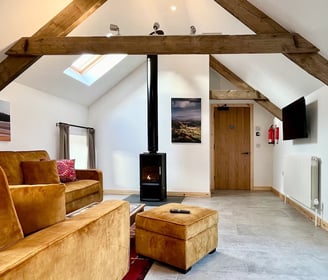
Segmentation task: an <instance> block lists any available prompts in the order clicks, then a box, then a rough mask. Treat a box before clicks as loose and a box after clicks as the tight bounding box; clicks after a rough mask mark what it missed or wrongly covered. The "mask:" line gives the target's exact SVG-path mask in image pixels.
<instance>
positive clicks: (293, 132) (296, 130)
mask: <svg viewBox="0 0 328 280" xmlns="http://www.w3.org/2000/svg"><path fill="white" fill-rule="evenodd" d="M282 130H283V139H284V140H291V139H297V138H306V137H308V133H307V128H306V105H305V98H304V97H301V98H299V99H297V100H296V101H294V102H293V103H291V104H289V105H287V106H286V107H284V108H282Z"/></svg>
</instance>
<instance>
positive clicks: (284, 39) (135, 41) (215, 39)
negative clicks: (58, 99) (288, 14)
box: [6, 34, 319, 56]
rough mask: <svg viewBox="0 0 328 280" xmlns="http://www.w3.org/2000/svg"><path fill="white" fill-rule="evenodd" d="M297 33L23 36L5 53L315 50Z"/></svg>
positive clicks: (136, 53)
mask: <svg viewBox="0 0 328 280" xmlns="http://www.w3.org/2000/svg"><path fill="white" fill-rule="evenodd" d="M318 51H319V50H318V49H317V48H316V47H314V46H313V45H312V44H308V42H307V41H306V40H304V39H303V38H302V37H300V36H299V35H297V34H260V35H185V36H182V35H181V36H180V35H174V36H149V35H148V36H112V37H60V38H58V37H31V38H22V39H20V40H19V41H18V42H17V43H16V44H14V46H12V47H11V48H10V49H9V50H8V51H7V52H6V54H8V55H12V56H14V55H23V56H26V55H33V56H40V55H72V54H82V53H89V54H108V53H125V54H131V55H142V54H240V53H314V52H318Z"/></svg>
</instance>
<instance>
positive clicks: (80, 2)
mask: <svg viewBox="0 0 328 280" xmlns="http://www.w3.org/2000/svg"><path fill="white" fill-rule="evenodd" d="M106 1H107V0H73V1H72V2H71V3H70V4H69V5H68V6H66V8H64V9H63V10H62V11H61V12H59V14H57V15H56V16H55V17H54V18H53V19H51V20H50V21H49V22H48V23H47V24H45V25H44V26H43V27H42V28H41V29H39V30H38V31H37V32H36V33H35V34H34V35H33V36H32V37H47V36H48V37H49V36H50V37H52V36H66V35H67V34H69V33H70V32H71V31H72V30H73V29H74V28H75V27H76V26H77V25H79V24H80V23H81V22H82V21H83V20H85V19H86V18H87V17H88V16H89V15H90V14H92V13H93V12H94V11H95V10H96V9H97V8H99V7H100V6H101V5H102V4H104V3H105V2H106ZM39 58H40V55H36V56H23V57H13V56H9V57H7V58H5V59H4V60H3V61H2V62H1V63H0V91H1V90H2V89H3V88H5V87H6V86H7V85H8V84H10V83H11V82H12V81H13V80H15V79H16V78H17V77H18V76H19V75H20V74H21V73H23V72H24V71H25V70H26V69H27V68H28V67H30V66H31V65H32V64H33V63H35V62H36V61H38V59H39Z"/></svg>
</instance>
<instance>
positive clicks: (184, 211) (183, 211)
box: [170, 209, 190, 214]
mask: <svg viewBox="0 0 328 280" xmlns="http://www.w3.org/2000/svg"><path fill="white" fill-rule="evenodd" d="M170 213H179V214H190V211H189V210H184V209H170Z"/></svg>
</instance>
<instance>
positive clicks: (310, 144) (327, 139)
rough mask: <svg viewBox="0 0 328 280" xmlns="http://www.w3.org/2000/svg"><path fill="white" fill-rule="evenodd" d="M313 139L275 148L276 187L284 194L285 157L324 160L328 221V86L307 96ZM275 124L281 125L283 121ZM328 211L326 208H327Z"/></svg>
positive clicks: (323, 197)
mask: <svg viewBox="0 0 328 280" xmlns="http://www.w3.org/2000/svg"><path fill="white" fill-rule="evenodd" d="M306 104H307V117H308V127H309V132H310V135H309V138H306V139H297V140H289V141H283V142H281V144H279V145H277V146H275V147H274V158H273V167H274V168H273V186H274V187H275V188H276V189H277V190H279V191H280V192H283V164H284V158H285V157H286V156H287V155H290V154H305V155H313V156H317V157H319V158H320V159H321V172H320V176H321V178H320V179H321V180H320V185H321V202H322V203H323V205H324V209H323V218H324V220H325V221H328V210H327V205H328V164H327V162H328V149H327V143H328V122H327V120H328V110H327V106H328V87H327V86H324V87H322V88H320V89H319V90H317V91H315V92H313V93H312V94H310V95H309V96H307V97H306ZM275 122H276V123H277V124H278V125H280V126H281V122H280V121H279V120H275ZM325 208H326V209H325Z"/></svg>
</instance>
